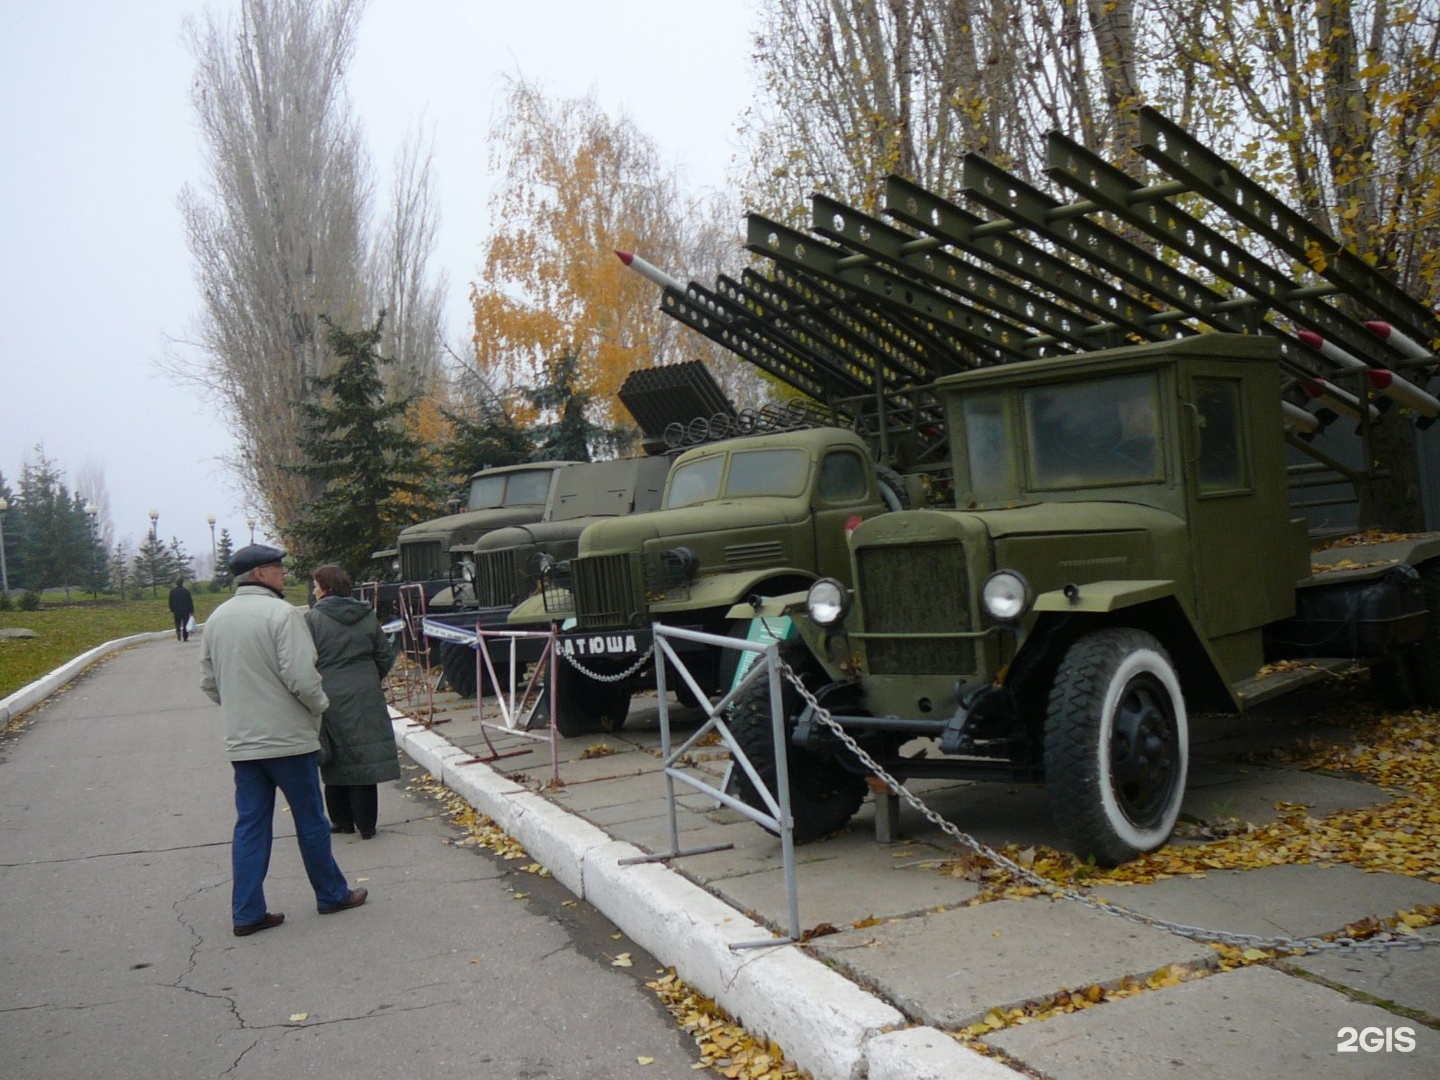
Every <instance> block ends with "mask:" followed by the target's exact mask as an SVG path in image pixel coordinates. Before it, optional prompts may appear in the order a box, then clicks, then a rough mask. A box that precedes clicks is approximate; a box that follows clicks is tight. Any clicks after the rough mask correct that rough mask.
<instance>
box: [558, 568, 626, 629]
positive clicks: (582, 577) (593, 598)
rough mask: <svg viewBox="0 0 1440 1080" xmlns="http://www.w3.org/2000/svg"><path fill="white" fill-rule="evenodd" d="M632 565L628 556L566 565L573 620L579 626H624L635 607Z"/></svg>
mask: <svg viewBox="0 0 1440 1080" xmlns="http://www.w3.org/2000/svg"><path fill="white" fill-rule="evenodd" d="M633 566H634V561H633V560H632V559H631V558H630V557H629V556H628V555H592V556H590V557H589V558H585V559H574V560H572V561H571V563H570V569H571V573H572V574H573V584H572V588H573V590H574V599H575V618H576V621H577V622H578V623H579V625H580V626H582V627H585V628H587V629H588V628H592V627H615V626H628V625H629V623H630V613H631V611H632V610H634V607H635V586H634V582H633V573H634V571H633Z"/></svg>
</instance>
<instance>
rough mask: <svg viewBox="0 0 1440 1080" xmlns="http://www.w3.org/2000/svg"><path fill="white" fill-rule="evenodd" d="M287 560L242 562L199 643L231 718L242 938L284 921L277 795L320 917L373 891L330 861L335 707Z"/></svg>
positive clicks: (274, 554)
mask: <svg viewBox="0 0 1440 1080" xmlns="http://www.w3.org/2000/svg"><path fill="white" fill-rule="evenodd" d="M284 558H285V552H283V551H281V550H280V549H279V548H274V547H270V546H269V545H268V544H250V545H249V546H247V547H243V548H241V549H240V550H239V551H237V552H235V554H234V555H232V556H231V557H230V571H231V573H232V574H234V575H235V584H236V586H237V588H236V590H235V595H234V596H232V597H231V598H230V599H229V600H227V601H225V603H223V604H221V605H220V606H219V607H218V608H216V609H215V611H214V612H213V613H212V614H211V615H210V617H209V618H208V619H206V620H205V633H204V634H202V635H201V638H200V643H201V644H200V670H201V680H200V686H201V688H202V689H203V690H204V691H205V693H207V694H209V695H210V697H211V699H212V700H214V701H215V702H216V703H217V704H219V705H220V707H221V709H222V710H223V711H224V717H225V750H226V753H227V754H228V755H229V757H230V764H231V767H232V768H233V769H234V770H235V837H234V842H233V843H232V844H231V849H230V860H231V864H232V867H233V874H234V884H233V886H232V892H231V902H230V903H231V917H232V919H233V921H234V926H235V936H236V937H246V936H248V935H250V934H254V933H257V932H258V931H260V930H269V929H270V928H271V927H275V926H279V925H280V924H281V923H282V922H284V921H285V916H284V915H282V914H281V913H280V912H278V911H277V912H271V911H269V910H268V909H267V908H266V905H265V875H266V873H267V872H268V871H269V869H270V849H271V847H272V846H273V842H274V825H275V789H276V788H277V787H278V788H279V789H280V790H281V791H283V792H284V793H285V799H286V801H287V802H289V804H290V814H291V818H292V820H293V821H294V823H295V839H296V840H297V841H298V842H299V845H300V856H301V858H302V859H303V860H304V862H305V873H306V874H307V875H308V876H309V878H310V885H311V887H312V888H314V890H315V902H316V906H317V907H318V909H319V911H320V914H322V915H330V914H333V913H334V912H337V911H345V910H346V909H348V908H353V907H359V906H360V905H361V904H363V903H364V902H365V897H366V890H364V889H351V888H350V886H349V884H348V883H347V882H346V880H345V875H344V874H342V873H341V872H340V868H339V867H338V866H336V865H335V856H334V855H333V854H332V853H331V851H330V825H329V822H327V821H326V820H325V809H324V806H323V804H322V802H321V797H320V772H319V769H318V768H317V763H318V760H319V757H320V717H321V715H322V714H323V713H324V712H325V709H326V707H327V706H328V705H329V704H330V702H329V699H328V698H326V696H325V690H324V687H323V685H322V683H321V681H320V672H319V671H317V670H316V668H315V645H314V642H313V641H312V640H311V638H310V633H309V631H308V630H307V629H306V627H305V617H304V616H303V615H302V614H301V613H300V609H299V608H297V607H293V606H292V605H290V604H288V603H286V602H285V592H284V586H285V568H284V566H282V565H281V560H282V559H284Z"/></svg>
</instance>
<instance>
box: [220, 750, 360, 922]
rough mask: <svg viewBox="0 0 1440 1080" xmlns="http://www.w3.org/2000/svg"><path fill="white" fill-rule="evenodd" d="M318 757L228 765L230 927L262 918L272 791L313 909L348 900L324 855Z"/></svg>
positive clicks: (341, 878)
mask: <svg viewBox="0 0 1440 1080" xmlns="http://www.w3.org/2000/svg"><path fill="white" fill-rule="evenodd" d="M319 760H320V754H319V751H316V752H314V753H310V754H296V755H294V756H292V757H279V758H260V759H259V760H256V761H232V762H231V763H230V764H231V765H232V766H233V767H234V769H235V840H234V843H233V844H232V845H231V848H230V860H231V864H232V868H233V873H234V878H235V884H234V889H233V892H232V894H231V901H230V911H231V915H232V916H233V918H234V920H235V925H236V926H250V925H253V924H254V923H258V922H259V921H260V920H261V919H263V918H265V916H266V914H267V912H268V910H269V909H268V908H266V906H265V875H266V874H267V873H268V872H269V870H270V848H271V845H272V843H273V841H274V835H275V832H274V825H275V789H276V788H277V787H278V788H279V789H280V790H281V791H283V792H284V793H285V800H286V801H287V802H288V803H289V804H290V817H291V819H292V820H293V821H294V822H295V839H296V840H297V841H298V842H299V844H300V857H301V858H302V859H304V861H305V873H306V874H307V875H308V876H309V878H310V885H311V886H312V887H313V888H314V890H315V904H316V907H317V908H331V907H334V906H335V905H336V904H340V903H343V902H344V901H345V900H346V899H347V898H348V897H349V896H350V886H349V884H348V883H347V882H346V880H345V875H344V874H342V873H341V872H340V867H338V866H336V865H335V856H334V855H333V854H332V853H331V851H330V822H329V820H328V819H327V818H326V817H325V808H324V804H323V802H322V801H321V797H320V768H319Z"/></svg>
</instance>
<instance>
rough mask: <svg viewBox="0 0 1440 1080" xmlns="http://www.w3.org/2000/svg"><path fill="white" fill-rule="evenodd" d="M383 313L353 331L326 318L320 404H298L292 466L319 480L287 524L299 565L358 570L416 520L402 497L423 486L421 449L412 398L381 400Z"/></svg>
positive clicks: (425, 488)
mask: <svg viewBox="0 0 1440 1080" xmlns="http://www.w3.org/2000/svg"><path fill="white" fill-rule="evenodd" d="M384 318H385V315H384V312H382V313H381V315H380V318H379V319H377V320H376V322H375V325H374V326H372V327H370V328H369V329H366V330H358V331H353V332H351V331H346V330H343V329H341V328H340V327H339V326H336V325H335V324H334V323H333V322H331V321H330V320H329V319H326V320H325V325H326V326H327V327H328V331H327V334H326V341H327V343H328V344H329V346H330V350H331V352H332V353H333V354H334V355H335V357H336V360H337V363H336V366H335V369H334V371H333V372H332V373H331V374H330V375H327V376H324V377H322V378H317V379H315V380H314V386H315V389H316V390H317V391H318V392H319V393H318V400H319V402H320V403H319V404H317V403H313V402H300V403H298V405H297V407H298V408H299V409H300V411H301V414H302V416H303V420H304V429H305V433H304V434H303V435H302V436H301V437H300V439H299V440H298V442H299V448H300V451H301V455H302V458H303V460H304V461H305V464H303V465H297V466H294V467H293V468H294V471H295V472H297V473H299V474H300V475H302V476H305V477H308V478H310V479H313V480H318V481H320V482H321V483H322V484H323V485H324V489H323V491H322V493H321V495H320V497H319V498H318V499H316V500H314V501H313V502H311V503H308V504H307V505H306V507H305V510H304V513H303V514H302V516H301V517H300V519H299V520H297V521H294V522H292V523H291V524H290V525H289V526H288V527H287V528H286V529H285V533H286V537H287V538H288V539H289V540H290V542H291V543H292V545H293V546H294V548H295V554H296V556H297V560H298V562H299V564H300V565H301V566H302V567H305V568H309V567H313V566H317V565H319V564H320V563H325V562H334V563H338V564H339V565H341V566H343V567H345V568H346V569H347V570H349V571H350V572H351V573H352V574H356V575H359V574H360V572H361V571H363V570H364V568H365V567H366V566H367V565H368V564H369V562H370V553H371V552H372V551H376V550H378V549H380V548H383V547H385V546H386V545H387V544H390V543H392V542H393V540H394V538H395V536H396V535H397V534H398V533H399V532H400V530H401V529H402V528H404V527H405V526H406V525H409V524H411V523H412V522H413V521H414V520H415V512H414V509H413V507H414V503H413V500H412V501H411V502H409V503H407V502H406V501H404V499H402V496H412V497H413V496H422V497H423V496H426V495H428V493H429V485H428V484H427V482H426V476H427V461H426V455H425V452H424V448H423V446H422V444H421V442H420V440H419V439H418V438H416V437H415V436H414V435H412V434H411V433H410V432H409V431H408V430H407V429H406V427H405V424H404V418H405V414H406V411H407V410H408V409H409V407H410V403H411V399H409V398H402V399H398V400H395V401H389V402H387V401H386V400H385V384H384V381H383V379H382V378H381V372H380V368H381V365H382V364H386V363H389V360H387V359H386V358H385V357H382V356H380V355H379V353H378V352H377V351H376V348H377V346H378V345H379V343H380V336H381V334H380V328H381V326H382V324H383V322H384Z"/></svg>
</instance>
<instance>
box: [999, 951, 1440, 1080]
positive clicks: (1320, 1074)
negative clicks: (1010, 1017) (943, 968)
mask: <svg viewBox="0 0 1440 1080" xmlns="http://www.w3.org/2000/svg"><path fill="white" fill-rule="evenodd" d="M1347 1027H1349V1028H1355V1029H1356V1030H1357V1033H1358V1031H1359V1030H1361V1029H1365V1028H1369V1027H1373V1028H1376V1029H1379V1030H1380V1032H1381V1033H1382V1034H1381V1039H1382V1040H1383V1032H1384V1030H1385V1029H1386V1028H1390V1029H1391V1030H1392V1046H1393V1033H1394V1032H1396V1031H1398V1029H1399V1028H1402V1027H1403V1028H1407V1029H1408V1030H1409V1032H1410V1033H1411V1036H1410V1037H1411V1038H1413V1040H1414V1044H1415V1045H1414V1049H1413V1050H1410V1051H1405V1052H1402V1051H1400V1050H1398V1049H1391V1050H1389V1051H1386V1050H1383V1049H1382V1050H1378V1051H1365V1050H1360V1049H1358V1048H1357V1049H1356V1050H1355V1051H1354V1052H1349V1053H1341V1052H1337V1045H1338V1044H1339V1043H1340V1040H1341V1038H1342V1035H1341V1029H1343V1028H1347ZM1357 1041H1358V1040H1357ZM986 1042H987V1043H989V1044H990V1045H993V1046H996V1047H998V1048H999V1049H1001V1050H1003V1051H1005V1052H1006V1053H1007V1054H1009V1055H1011V1056H1012V1057H1013V1058H1014V1059H1016V1060H1018V1061H1020V1062H1023V1063H1024V1064H1025V1065H1026V1066H1027V1067H1028V1068H1030V1069H1034V1070H1036V1071H1038V1072H1039V1073H1041V1074H1042V1075H1044V1076H1047V1077H1051V1078H1053V1080H1132V1078H1133V1080H1152V1078H1155V1077H1171V1076H1173V1077H1212V1076H1213V1077H1242V1076H1243V1077H1272V1076H1273V1077H1304V1078H1305V1080H1359V1078H1362V1077H1365V1078H1369V1077H1385V1078H1386V1080H1433V1078H1434V1077H1436V1076H1440V1032H1436V1031H1433V1030H1431V1029H1430V1028H1427V1027H1424V1026H1423V1025H1420V1024H1415V1023H1409V1022H1406V1021H1404V1020H1403V1019H1401V1018H1399V1017H1397V1016H1395V1014H1393V1013H1389V1012H1386V1011H1385V1010H1383V1009H1379V1008H1376V1007H1374V1006H1373V1005H1365V1004H1362V1003H1360V1002H1356V1001H1352V1000H1350V999H1349V998H1347V997H1345V996H1344V995H1342V994H1339V993H1336V992H1335V991H1334V990H1330V989H1328V988H1326V987H1323V986H1318V985H1316V984H1314V983H1310V982H1306V981H1305V980H1303V979H1297V978H1293V977H1291V976H1289V975H1285V974H1283V973H1281V972H1279V971H1275V970H1272V969H1270V968H1263V967H1250V968H1241V969H1240V970H1237V971H1227V972H1222V973H1220V974H1216V975H1212V976H1210V977H1209V978H1204V979H1197V980H1195V981H1193V982H1188V983H1182V984H1181V985H1179V986H1173V987H1169V988H1167V989H1164V990H1156V991H1152V992H1150V993H1144V994H1138V995H1136V996H1135V997H1131V998H1124V999H1122V1000H1120V1001H1115V1002H1111V1003H1109V1004H1105V1005H1100V1006H1097V1007H1095V1008H1092V1009H1083V1010H1081V1011H1080V1012H1076V1013H1071V1014H1069V1015H1063V1016H1057V1017H1055V1018H1054V1019H1051V1020H1046V1021H1044V1022H1043V1023H1036V1024H1028V1025H1026V1026H1024V1027H1016V1028H1011V1029H1009V1030H1006V1031H1003V1032H1001V1033H999V1034H997V1035H994V1036H992V1037H990V1038H989V1039H987V1040H986Z"/></svg>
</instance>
